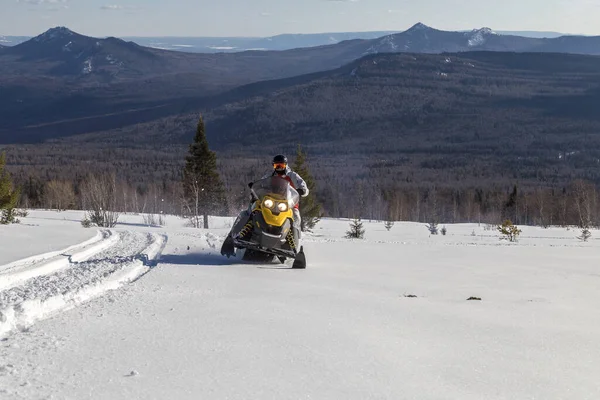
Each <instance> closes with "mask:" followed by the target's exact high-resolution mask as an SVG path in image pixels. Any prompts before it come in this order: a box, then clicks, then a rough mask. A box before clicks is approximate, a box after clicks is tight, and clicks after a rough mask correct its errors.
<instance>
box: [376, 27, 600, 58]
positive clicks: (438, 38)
mask: <svg viewBox="0 0 600 400" xmlns="http://www.w3.org/2000/svg"><path fill="white" fill-rule="evenodd" d="M369 43H370V46H369V47H368V49H367V50H366V53H365V54H376V53H397V52H411V53H443V52H463V51H472V50H485V51H511V52H512V51H516V52H548V53H552V52H559V53H578V54H594V55H600V36H595V37H587V36H561V37H558V38H531V37H522V36H510V35H500V34H497V33H495V32H494V31H492V30H491V29H490V28H481V29H473V30H472V31H470V32H449V31H441V30H438V29H434V28H431V27H429V26H426V25H424V24H422V23H417V24H416V25H414V26H413V27H411V28H410V29H408V30H407V31H405V32H401V33H396V34H392V35H387V36H385V37H382V38H379V39H375V40H371V41H369Z"/></svg>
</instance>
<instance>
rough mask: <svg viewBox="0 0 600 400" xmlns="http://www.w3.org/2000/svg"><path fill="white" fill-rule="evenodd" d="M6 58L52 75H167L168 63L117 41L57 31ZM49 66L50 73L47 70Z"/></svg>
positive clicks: (11, 51) (9, 52)
mask: <svg viewBox="0 0 600 400" xmlns="http://www.w3.org/2000/svg"><path fill="white" fill-rule="evenodd" d="M5 54H6V55H8V56H13V57H14V58H16V60H18V61H19V62H20V63H21V65H24V64H29V65H36V66H42V69H40V70H39V72H42V73H47V74H49V75H56V76H61V75H88V74H91V73H92V72H94V73H95V74H96V75H106V76H110V75H117V74H127V73H130V74H140V73H141V74H144V73H148V72H152V73H159V72H167V70H168V67H169V65H168V63H165V62H163V60H161V59H160V58H159V57H157V55H156V54H154V53H153V52H152V51H150V50H147V49H145V48H143V47H141V46H139V45H137V44H135V43H133V42H125V41H123V40H121V39H117V38H112V37H111V38H107V39H96V38H91V37H88V36H83V35H79V34H77V33H75V32H73V31H71V30H69V29H67V28H64V27H58V28H53V29H50V30H48V31H47V32H45V33H43V34H41V35H39V36H36V37H35V38H33V39H31V40H28V41H26V42H23V43H21V44H18V45H16V46H13V47H10V48H8V49H7V50H6V53H5ZM40 62H45V63H47V66H48V67H50V68H48V69H46V68H44V67H43V66H44V64H43V63H42V64H41V63H40Z"/></svg>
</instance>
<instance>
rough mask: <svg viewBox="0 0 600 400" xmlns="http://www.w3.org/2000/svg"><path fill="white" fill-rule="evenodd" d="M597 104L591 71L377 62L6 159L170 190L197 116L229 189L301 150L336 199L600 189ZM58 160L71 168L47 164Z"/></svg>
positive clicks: (470, 58)
mask: <svg viewBox="0 0 600 400" xmlns="http://www.w3.org/2000/svg"><path fill="white" fill-rule="evenodd" d="M598 103H600V57H595V56H586V55H573V54H556V53H552V54H547V53H502V52H464V53H452V54H451V53H447V54H373V55H369V56H366V57H363V58H361V59H359V60H356V61H354V62H352V63H350V64H348V65H345V66H343V67H341V68H338V69H335V70H331V71H325V72H320V73H315V74H311V75H304V76H298V77H293V78H285V79H279V80H274V81H267V82H257V83H253V84H250V85H245V86H242V87H238V88H236V89H234V90H233V91H230V92H227V93H222V94H219V95H216V96H214V97H212V98H211V99H209V100H207V101H206V102H205V103H203V104H198V108H197V109H194V110H190V111H189V112H185V113H180V114H177V115H172V116H164V117H162V118H159V116H158V114H155V115H154V119H153V120H146V122H139V123H128V124H120V125H119V126H117V127H113V128H110V129H106V128H104V126H105V124H104V123H103V121H102V120H99V122H100V123H95V121H94V123H92V121H88V124H87V129H88V130H87V132H89V133H87V134H82V135H77V136H71V137H68V138H60V137H58V136H60V134H64V133H67V134H68V133H69V132H73V124H68V123H65V124H56V125H55V126H50V127H48V131H47V132H48V133H52V135H53V137H54V139H53V140H52V141H50V142H48V143H37V144H35V145H32V146H18V147H15V148H16V149H17V150H14V151H15V152H17V153H16V154H17V155H15V157H16V158H15V160H16V161H15V162H16V163H18V164H19V165H22V166H25V165H31V168H32V169H33V170H35V171H36V173H39V174H44V173H45V171H51V172H49V173H57V172H56V171H58V170H59V169H60V168H63V170H62V171H63V172H61V173H64V174H65V175H69V174H71V175H72V174H73V165H77V166H80V167H77V168H75V170H83V169H85V168H89V167H88V165H89V164H88V163H89V159H90V158H93V159H94V160H95V161H96V162H97V163H99V164H100V165H107V164H113V165H114V164H117V165H126V166H127V168H125V169H124V170H123V172H122V173H123V174H126V175H127V178H128V179H130V180H131V181H135V182H142V181H143V179H148V175H147V173H148V171H156V174H159V172H158V171H160V176H161V178H160V179H163V178H164V179H173V178H169V177H175V176H178V175H177V174H178V171H179V168H180V163H181V160H183V157H184V155H185V152H186V150H187V145H188V143H189V142H190V140H191V138H192V136H193V132H194V127H195V124H196V122H197V118H198V113H199V112H201V113H202V114H203V116H204V118H205V121H206V129H207V135H208V139H209V143H210V144H211V147H212V148H213V149H215V150H216V151H217V152H218V154H219V158H220V160H226V161H225V162H226V163H227V165H228V168H226V171H227V172H226V173H227V174H229V175H228V176H229V178H231V179H232V180H231V181H232V182H234V181H236V180H235V179H236V177H235V176H236V175H238V178H239V176H241V175H240V173H241V174H242V175H243V174H247V176H246V177H247V179H252V176H250V175H252V174H253V173H254V172H255V173H259V172H262V171H254V172H253V171H251V170H248V171H247V170H246V169H245V168H246V167H247V166H248V165H253V164H256V162H255V160H256V159H259V158H264V157H265V154H275V153H278V152H284V153H289V154H293V152H294V151H295V147H296V145H297V144H298V143H301V144H302V145H303V146H304V148H305V149H306V150H307V151H308V153H309V154H310V159H311V169H312V170H313V171H314V173H315V175H317V179H318V180H321V181H329V182H331V181H332V180H334V181H335V182H337V184H338V185H341V186H342V187H340V190H341V191H343V190H351V191H352V190H356V188H357V187H356V184H357V182H358V180H360V179H362V180H363V181H366V185H370V186H373V185H374V184H376V183H377V182H386V183H389V184H395V183H402V184H403V185H407V186H410V185H421V186H424V185H431V186H437V187H450V188H452V187H461V188H465V187H482V186H484V185H487V186H489V187H491V186H494V187H498V186H496V185H510V184H511V182H512V183H514V182H515V181H519V182H520V184H522V185H523V186H527V185H530V184H540V182H542V184H546V185H561V184H566V183H568V182H569V181H570V180H571V179H572V177H573V176H585V177H586V178H587V179H590V180H600V172H599V171H600V170H599V169H598V162H599V161H598V160H600V150H598V149H600V135H599V134H598V132H600V115H599V114H598V112H597V106H596V105H597V104H598ZM138 121H140V120H138ZM32 131H35V130H34V129H32ZM40 132H41V131H40ZM32 154H33V155H35V154H41V155H43V157H32ZM55 159H58V160H68V162H67V161H65V162H64V166H63V167H60V166H57V164H56V163H55V162H54V161H52V162H50V161H48V160H55ZM263 162H264V160H263ZM44 163H45V164H44ZM232 163H233V164H232ZM232 165H233V167H234V168H231V166H232ZM157 166H159V167H157ZM236 166H238V167H239V168H235V167H236ZM242 170H243V171H244V172H240V171H242ZM69 176H70V175H69ZM244 176H245V175H244ZM323 189H324V190H325V189H326V188H323ZM323 196H325V197H327V194H323ZM334 197H335V196H334Z"/></svg>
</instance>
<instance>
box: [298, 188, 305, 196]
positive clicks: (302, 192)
mask: <svg viewBox="0 0 600 400" xmlns="http://www.w3.org/2000/svg"><path fill="white" fill-rule="evenodd" d="M296 191H297V192H298V194H299V195H300V196H304V194H305V193H306V190H304V189H297V190H296Z"/></svg>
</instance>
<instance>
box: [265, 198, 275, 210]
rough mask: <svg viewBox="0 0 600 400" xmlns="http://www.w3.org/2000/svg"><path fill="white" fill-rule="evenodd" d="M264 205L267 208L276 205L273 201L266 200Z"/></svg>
mask: <svg viewBox="0 0 600 400" xmlns="http://www.w3.org/2000/svg"><path fill="white" fill-rule="evenodd" d="M263 204H264V205H265V207H267V208H273V205H274V203H273V200H271V199H266V200H265V201H264V203H263Z"/></svg>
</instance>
